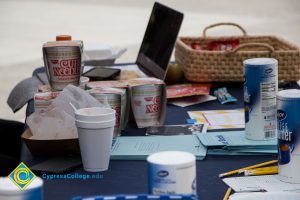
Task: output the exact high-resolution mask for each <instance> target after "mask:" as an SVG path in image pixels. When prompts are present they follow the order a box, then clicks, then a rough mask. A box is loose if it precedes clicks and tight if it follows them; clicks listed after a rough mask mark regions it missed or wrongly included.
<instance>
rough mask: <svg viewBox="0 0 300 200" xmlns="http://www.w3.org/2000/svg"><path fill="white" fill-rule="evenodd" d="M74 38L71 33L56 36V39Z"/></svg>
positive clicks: (66, 39)
mask: <svg viewBox="0 0 300 200" xmlns="http://www.w3.org/2000/svg"><path fill="white" fill-rule="evenodd" d="M69 40H72V36H71V35H57V36H56V41H69Z"/></svg>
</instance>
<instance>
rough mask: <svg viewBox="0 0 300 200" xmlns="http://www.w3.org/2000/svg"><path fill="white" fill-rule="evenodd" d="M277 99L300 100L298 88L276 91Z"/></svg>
mask: <svg viewBox="0 0 300 200" xmlns="http://www.w3.org/2000/svg"><path fill="white" fill-rule="evenodd" d="M277 99H279V100H290V101H300V90H298V89H288V90H281V91H280V92H278V93H277Z"/></svg>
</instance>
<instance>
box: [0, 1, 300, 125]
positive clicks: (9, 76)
mask: <svg viewBox="0 0 300 200" xmlns="http://www.w3.org/2000/svg"><path fill="white" fill-rule="evenodd" d="M153 2H154V1H150V0H110V1H106V0H65V1H62V0H51V1H50V0H49V1H47V0H26V1H22V0H0V44H1V45H0V80H1V87H0V118H7V119H15V120H19V121H24V116H25V111H24V109H23V110H20V111H19V112H18V113H16V114H14V113H13V112H12V111H11V110H10V108H9V107H8V105H7V104H6V100H7V97H8V94H9V92H10V91H11V89H12V88H13V87H14V86H15V85H16V84H17V83H18V82H19V81H20V80H22V79H24V78H27V77H30V76H31V73H32V71H33V69H35V68H36V67H37V66H40V65H43V61H42V52H41V47H42V44H43V43H44V42H46V41H51V40H54V38H55V35H57V34H71V35H72V36H73V38H74V39H81V40H83V41H85V42H103V43H108V44H111V45H112V46H113V47H114V48H122V47H126V48H128V51H127V52H126V53H125V54H124V55H123V56H122V57H121V58H120V59H119V60H118V62H133V61H135V59H136V55H137V51H138V49H139V45H140V42H141V40H142V37H143V34H144V31H145V27H146V24H147V21H148V17H149V15H150V12H151V9H152V5H153ZM160 2H162V3H164V4H166V5H169V6H170V7H173V8H175V9H177V10H181V11H182V12H183V13H185V19H184V22H183V25H182V28H181V32H180V35H182V36H183V35H188V36H192V35H201V33H202V29H203V28H204V27H205V26H207V25H210V24H212V23H216V22H226V21H231V22H236V23H239V24H240V25H242V26H243V27H244V28H245V29H246V30H247V31H248V34H250V35H276V36H279V37H283V38H285V39H287V40H289V41H290V42H292V43H294V44H297V45H298V46H300V26H299V22H300V12H299V10H300V1H298V0H264V1H262V0H251V1H246V0H223V1H221V0H209V1H204V0H164V1H160ZM209 34H211V35H220V34H221V35H222V34H223V35H224V34H227V35H231V34H239V32H238V31H237V30H235V29H234V28H223V29H221V28H218V29H215V30H211V31H209Z"/></svg>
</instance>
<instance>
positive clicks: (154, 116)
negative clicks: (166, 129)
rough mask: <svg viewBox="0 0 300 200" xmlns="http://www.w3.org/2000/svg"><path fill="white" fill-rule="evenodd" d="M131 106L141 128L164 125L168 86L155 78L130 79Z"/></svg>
mask: <svg viewBox="0 0 300 200" xmlns="http://www.w3.org/2000/svg"><path fill="white" fill-rule="evenodd" d="M129 85H130V92H131V107H132V112H133V115H134V119H135V121H136V124H137V126H138V127H139V128H144V127H149V126H158V125H162V124H163V123H164V120H165V110H166V102H167V101H166V86H165V84H164V82H163V81H161V80H159V79H155V78H140V79H132V80H129Z"/></svg>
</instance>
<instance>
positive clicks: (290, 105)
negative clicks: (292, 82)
mask: <svg viewBox="0 0 300 200" xmlns="http://www.w3.org/2000/svg"><path fill="white" fill-rule="evenodd" d="M277 122H278V125H277V127H278V170H279V172H278V174H279V178H280V180H282V181H284V182H289V183H300V173H299V169H300V141H299V139H300V90H297V89H290V90H282V91H280V92H278V94H277Z"/></svg>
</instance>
